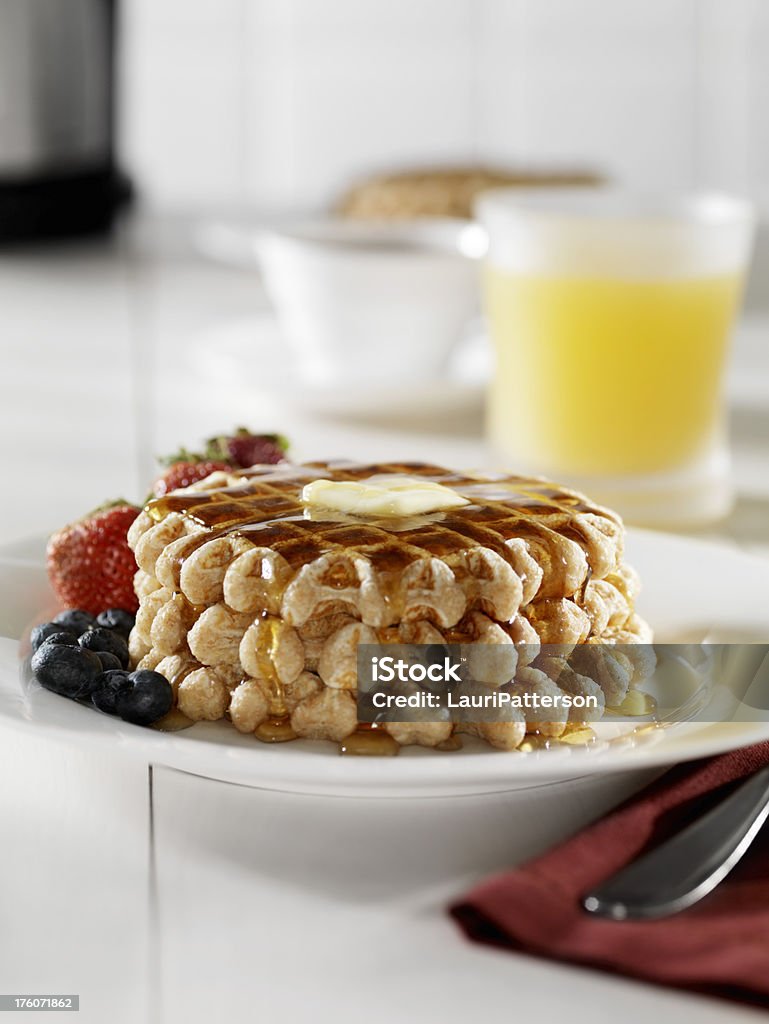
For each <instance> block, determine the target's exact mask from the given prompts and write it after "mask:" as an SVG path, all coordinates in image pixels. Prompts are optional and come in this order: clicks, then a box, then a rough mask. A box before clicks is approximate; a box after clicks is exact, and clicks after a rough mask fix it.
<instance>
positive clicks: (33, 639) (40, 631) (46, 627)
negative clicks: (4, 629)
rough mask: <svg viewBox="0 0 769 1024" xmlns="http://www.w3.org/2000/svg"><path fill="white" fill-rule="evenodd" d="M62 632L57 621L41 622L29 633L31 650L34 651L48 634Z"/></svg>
mask: <svg viewBox="0 0 769 1024" xmlns="http://www.w3.org/2000/svg"><path fill="white" fill-rule="evenodd" d="M61 632H63V629H62V626H61V624H60V623H58V622H41V623H40V625H39V626H35V628H34V629H33V630H32V632H31V633H30V634H29V639H30V643H31V644H32V650H33V651H36V650H37V649H38V647H39V646H40V645H41V644H42V643H44V642H45V641H46V640H47V639H48V637H49V636H53V635H54V633H61Z"/></svg>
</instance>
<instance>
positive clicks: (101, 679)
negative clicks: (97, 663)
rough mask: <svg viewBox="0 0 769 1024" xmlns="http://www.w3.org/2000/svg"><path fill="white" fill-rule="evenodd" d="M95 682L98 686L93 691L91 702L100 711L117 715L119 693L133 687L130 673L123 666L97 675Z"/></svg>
mask: <svg viewBox="0 0 769 1024" xmlns="http://www.w3.org/2000/svg"><path fill="white" fill-rule="evenodd" d="M95 682H96V684H97V686H96V688H95V689H94V690H93V691H92V692H91V703H92V704H93V706H94V707H95V708H98V709H99V711H104V712H105V713H106V714H108V715H116V714H117V707H116V706H115V702H116V701H117V698H118V695H119V694H120V693H122V692H123V690H126V691H127V690H130V689H131V680H130V679H129V678H128V673H127V672H126V671H125V670H124V669H122V668H119V669H113V670H111V671H109V672H102V674H101V675H99V676H97V677H96V680H95Z"/></svg>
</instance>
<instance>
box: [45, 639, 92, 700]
mask: <svg viewBox="0 0 769 1024" xmlns="http://www.w3.org/2000/svg"><path fill="white" fill-rule="evenodd" d="M57 635H58V634H57ZM101 670H102V669H101V662H100V661H99V658H98V656H97V655H96V654H94V653H93V651H86V650H84V649H83V648H82V647H79V646H77V645H76V646H74V647H73V646H70V645H65V644H56V643H51V641H50V639H49V640H48V641H47V642H46V643H44V644H43V645H42V647H40V648H38V650H37V651H35V653H34V654H33V655H32V672H33V673H34V676H35V679H37V681H38V682H39V683H40V685H41V686H44V687H45V688H46V690H53V692H54V693H59V694H61V696H62V697H77V696H79V694H80V692H81V690H87V688H88V687H89V686H90V685H91V683H92V681H93V679H94V678H95V677H96V676H98V675H99V674H100V672H101Z"/></svg>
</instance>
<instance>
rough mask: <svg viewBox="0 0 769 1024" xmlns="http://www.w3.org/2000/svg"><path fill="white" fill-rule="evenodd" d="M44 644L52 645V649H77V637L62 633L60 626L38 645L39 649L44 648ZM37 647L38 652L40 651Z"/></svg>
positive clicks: (72, 634)
mask: <svg viewBox="0 0 769 1024" xmlns="http://www.w3.org/2000/svg"><path fill="white" fill-rule="evenodd" d="M46 644H53V646H54V647H77V646H78V642H77V637H76V636H75V634H74V633H64V632H62V628H61V626H57V629H56V632H55V633H51V634H50V636H47V637H46V638H45V640H44V641H43V642H42V644H40V647H44V646H45V645H46ZM40 647H38V650H40Z"/></svg>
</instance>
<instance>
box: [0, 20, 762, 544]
mask: <svg viewBox="0 0 769 1024" xmlns="http://www.w3.org/2000/svg"><path fill="white" fill-rule="evenodd" d="M767 48H769V6H768V5H767V4H766V3H763V2H761V0H613V2H611V3H607V2H605V0H324V2H322V3H319V2H316V0H122V2H121V0H0V353H1V354H2V359H3V361H4V367H3V369H4V372H3V374H2V377H1V378H0V458H1V459H2V460H3V465H4V466H5V467H6V473H7V475H8V478H9V479H17V478H20V477H22V476H23V477H24V480H25V490H24V492H23V493H22V492H19V493H15V494H14V493H11V494H9V496H8V498H7V500H5V501H4V502H3V504H2V508H0V537H2V538H3V539H5V538H8V539H12V538H14V537H20V536H24V535H26V534H30V533H34V532H38V533H39V532H45V531H47V530H49V529H50V528H51V527H52V526H55V525H57V524H58V523H59V522H60V521H63V520H66V519H68V518H71V517H72V516H73V515H76V514H78V513H80V512H82V511H84V510H85V509H87V508H89V507H91V506H93V505H95V504H97V503H98V502H99V501H101V500H102V499H103V498H106V497H109V496H115V495H117V494H127V496H128V497H132V498H134V499H136V500H139V499H140V498H141V497H142V496H143V494H145V493H146V491H147V484H148V481H149V480H150V479H151V478H152V472H153V463H154V456H155V455H156V454H160V453H163V452H168V451H172V450H175V449H176V448H177V447H178V446H179V445H180V444H182V443H184V444H186V445H188V446H194V445H195V444H196V443H197V442H198V441H199V440H200V439H201V438H203V437H205V436H207V435H208V434H211V433H216V432H218V431H222V430H226V429H227V428H228V427H230V426H232V425H234V424H235V423H237V422H245V423H246V424H248V425H249V426H251V427H253V428H254V429H257V430H258V429H266V430H278V431H281V432H283V433H285V434H288V435H289V436H290V437H291V439H292V440H293V441H294V453H295V454H296V456H297V457H328V456H352V457H361V458H367V459H377V458H388V457H412V458H420V457H421V458H425V459H434V460H436V461H438V460H443V461H447V462H450V463H454V464H456V465H465V466H482V465H487V464H488V463H489V452H488V448H487V446H486V443H485V440H484V426H483V415H484V414H483V404H484V393H485V387H486V383H487V380H488V377H489V374H490V372H491V370H490V357H489V352H488V346H487V344H486V341H485V337H484V332H483V329H482V327H481V321H480V320H479V319H478V310H477V309H476V310H475V315H474V324H475V326H474V328H473V329H472V330H469V331H466V332H465V335H466V337H465V338H464V343H466V344H464V347H463V349H462V351H461V352H459V351H458V350H457V351H455V352H454V356H456V358H454V357H452V358H453V362H452V364H451V366H450V367H448V368H446V370H445V372H443V371H442V374H441V375H437V376H436V377H435V379H434V380H432V381H431V382H429V383H430V387H427V388H423V389H422V390H419V388H416V389H414V388H413V387H411V384H412V383H413V382H410V381H407V380H406V371H407V369H408V368H407V367H406V366H405V364H404V371H403V372H404V377H403V380H402V382H401V383H402V387H401V388H400V389H399V388H397V387H396V388H394V389H393V388H391V389H390V390H389V391H387V392H386V393H385V392H383V391H382V389H381V388H375V389H372V388H371V387H369V388H368V389H366V388H363V389H355V388H351V387H350V386H349V384H347V383H345V382H344V381H342V380H340V381H339V382H338V384H337V386H334V381H326V382H325V385H326V386H325V387H324V388H317V387H315V388H314V389H311V388H308V381H307V380H306V379H305V377H304V367H303V364H302V358H301V355H300V356H297V351H298V350H297V348H296V346H294V347H293V348H291V347H290V346H287V345H286V337H287V333H286V330H285V328H286V326H287V324H288V320H286V318H285V317H281V318H280V319H278V318H276V316H275V305H274V303H275V297H276V292H275V289H274V288H273V289H271V290H270V289H268V290H267V291H266V290H265V288H264V277H263V275H262V269H263V268H262V267H261V265H260V260H259V258H258V257H259V253H258V252H257V248H258V246H257V243H256V233H257V232H258V230H260V229H261V227H263V226H264V225H265V224H267V225H269V224H275V223H278V224H280V223H283V222H285V221H291V220H292V219H294V220H296V219H297V218H303V217H306V216H309V215H313V216H318V215H324V216H328V215H329V214H330V213H331V212H332V211H335V212H337V213H338V212H339V211H340V210H341V211H342V212H344V213H347V214H351V213H352V214H356V215H361V214H369V213H371V212H374V213H377V214H381V213H382V211H384V212H385V213H388V211H389V212H392V208H394V209H395V211H396V212H398V210H399V209H400V211H401V212H405V213H406V214H408V215H410V216H411V215H413V214H415V213H420V212H428V213H443V214H451V215H453V216H457V215H459V216H463V215H464V216H467V215H468V214H469V211H470V196H471V194H472V193H473V191H474V189H476V188H477V187H480V185H482V184H483V182H484V180H485V181H486V183H487V184H488V183H492V184H493V183H494V181H495V180H496V179H495V178H494V175H498V176H500V175H501V179H500V180H510V181H512V182H514V183H515V182H516V181H519V182H521V183H522V184H531V183H534V184H538V185H539V184H544V185H546V184H547V183H548V182H552V181H556V182H557V181H566V182H571V181H578V182H597V181H601V182H605V183H610V184H616V185H621V186H628V187H631V188H641V189H644V190H660V191H663V192H673V191H677V190H691V189H694V188H703V187H708V188H718V189H723V190H726V191H728V192H730V193H734V194H736V195H739V196H745V197H747V198H749V199H750V200H751V201H753V202H754V203H755V204H756V207H757V209H758V212H759V215H760V224H759V230H758V234H757V242H756V250H755V256H754V260H753V267H752V272H751V277H750V281H749V286H748V294H747V304H746V316H745V317H744V318H743V320H742V321H741V324H740V329H739V331H738V332H737V340H736V345H735V359H734V362H733V367H732V372H731V376H730V382H729V394H730V397H731V399H732V401H731V418H732V426H733V438H734V457H735V466H736V479H737V483H738V496H739V501H738V505H737V509H736V512H735V514H734V516H733V517H732V518H731V519H730V520H729V521H728V522H727V523H726V524H722V526H721V527H719V530H720V533H719V535H720V536H732V535H735V536H736V535H739V537H740V540H741V541H742V542H746V543H753V542H756V543H760V544H761V545H763V544H764V542H766V544H767V546H768V547H769V529H768V528H767V527H766V525H765V524H766V522H767V516H766V511H767V505H766V501H767V500H769V483H765V482H764V481H767V480H769V472H767V470H769V454H768V453H769V414H768V413H767V410H769V356H767V355H766V354H765V353H766V352H767V345H766V341H767V330H768V329H769V328H768V327H767V324H769V321H765V320H764V309H765V308H766V306H767V304H769V259H767V256H766V253H767V252H769V247H768V246H767V244H766V237H767V235H766V232H765V230H764V228H763V219H764V217H765V216H769V130H767V127H766V113H765V111H766V100H767V98H769V88H768V86H769V67H768V66H767V63H766V59H765V54H766V52H767ZM452 168H453V169H460V171H461V174H460V178H461V180H460V181H459V183H458V182H457V180H453V179H452V180H450V181H448V182H447V180H446V179H445V178H441V176H440V174H439V176H438V178H437V179H429V180H428V187H427V192H425V183H424V181H421V183H420V179H419V178H417V185H416V192H415V191H414V183H413V181H412V182H411V184H409V185H407V187H406V190H405V191H403V189H402V188H401V187H400V186H398V185H396V187H395V191H393V189H392V183H389V184H387V183H386V186H385V188H384V190H383V189H382V188H380V185H381V181H380V178H379V176H381V175H382V174H385V175H387V174H390V173H394V172H410V171H419V170H425V169H426V170H427V171H439V172H441V171H445V170H446V169H452ZM484 169H485V170H484ZM488 169H491V171H492V172H493V174H492V177H491V178H490V179H484V178H483V174H484V173H486V170H488ZM481 172H482V173H481ZM479 173H481V178H480V179H478V178H477V175H478V174H479ZM474 176H475V177H474ZM372 183H373V191H372ZM415 195H416V199H415V198H414V197H415ZM425 196H427V198H426V199H425ZM425 202H427V207H428V208H427V209H421V208H420V206H419V204H420V203H422V204H424V203H425ZM340 204H341V206H340ZM388 204H390V206H388ZM110 225H112V226H113V227H114V230H112V231H111V233H110V232H109V228H110ZM52 236H56V237H57V240H56V242H55V243H54V242H52V241H51V237H52ZM75 236H79V237H77V238H76V240H73V239H75ZM412 241H413V240H412ZM420 244H424V245H427V242H426V241H425V239H424V238H422V239H421V240H420ZM430 244H431V245H432V244H433V242H432V241H431V242H430ZM436 244H437V243H436ZM443 244H444V241H442V242H441V245H443ZM453 244H454V243H453V242H452V245H453ZM310 276H312V275H310ZM441 282H442V283H441ZM335 287H340V285H339V283H338V282H337V284H336V285H335ZM365 287H367V285H366V286H364V283H363V282H361V281H359V280H357V279H356V280H353V278H349V283H348V284H347V285H346V288H347V291H348V293H349V294H350V295H354V294H359V295H361V296H365V295H366V291H365ZM429 287H430V288H436V289H438V292H439V293H440V294H442V295H444V296H446V295H449V294H456V293H457V289H456V288H454V286H453V285H452V284H451V283H450V282H449V278H444V279H439V278H438V277H436V278H435V280H434V281H432V282H431V283H430V285H429ZM426 289H427V286H425V290H423V291H424V294H426V293H427V292H426ZM290 291H291V282H290V281H289V292H290ZM404 294H405V293H404ZM474 301H477V300H474ZM360 302H361V303H362V304H364V305H365V304H366V302H367V300H366V299H364V298H361V300H360ZM391 305H392V304H391ZM404 309H405V307H404ZM405 312H406V313H408V312H409V311H408V310H405ZM457 315H458V314H457ZM412 319H413V317H412ZM471 319H473V318H471ZM337 323H338V320H337V321H334V324H337ZM333 329H334V330H336V326H334V328H333ZM329 330H331V327H329ZM289 333H290V332H289ZM337 333H338V332H337ZM342 333H344V332H342ZM391 333H392V332H391ZM372 344H373V343H372ZM407 385H408V387H407ZM409 388H411V390H409ZM406 391H408V395H406V396H405V398H404V394H405V392H406ZM356 399H357V401H356ZM53 431H55V437H56V441H55V445H53V446H52V432H53ZM20 438H23V444H19V439H20ZM52 447H53V448H55V455H54V452H53V450H52ZM30 463H34V464H36V465H39V466H42V467H44V469H45V471H44V472H42V473H38V474H35V475H30V474H29V473H28V472H27V469H28V466H29V465H30Z"/></svg>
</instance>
